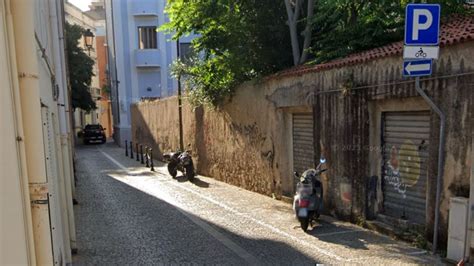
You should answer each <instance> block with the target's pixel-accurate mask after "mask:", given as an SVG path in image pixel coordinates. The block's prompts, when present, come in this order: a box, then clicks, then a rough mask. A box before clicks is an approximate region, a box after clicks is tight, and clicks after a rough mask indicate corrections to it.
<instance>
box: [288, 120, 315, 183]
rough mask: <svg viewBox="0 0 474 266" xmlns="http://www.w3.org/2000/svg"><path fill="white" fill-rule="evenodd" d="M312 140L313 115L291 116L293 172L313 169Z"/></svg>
mask: <svg viewBox="0 0 474 266" xmlns="http://www.w3.org/2000/svg"><path fill="white" fill-rule="evenodd" d="M313 138H314V137H313V114H312V113H305V114H293V171H297V172H298V173H300V174H301V173H303V172H304V171H305V170H306V169H308V168H314V145H313V143H314V142H313ZM294 184H295V185H296V180H295V183H294Z"/></svg>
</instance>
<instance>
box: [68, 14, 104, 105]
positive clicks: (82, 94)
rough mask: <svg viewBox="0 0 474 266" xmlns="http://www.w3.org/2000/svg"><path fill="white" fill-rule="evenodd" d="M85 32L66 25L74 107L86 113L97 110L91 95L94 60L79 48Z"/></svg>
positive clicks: (78, 27)
mask: <svg viewBox="0 0 474 266" xmlns="http://www.w3.org/2000/svg"><path fill="white" fill-rule="evenodd" d="M84 32H85V30H84V29H83V28H82V27H81V26H78V25H71V24H69V23H66V47H67V59H68V62H67V63H68V69H69V80H70V83H71V98H72V107H73V108H74V109H75V108H80V109H82V110H84V111H87V112H89V111H91V110H94V109H97V106H96V104H95V102H94V100H93V99H92V96H91V94H90V91H89V89H90V85H91V81H92V76H93V75H94V73H93V66H94V60H92V59H91V58H90V57H89V56H88V55H87V54H86V53H85V52H84V50H83V49H82V48H81V47H79V40H80V39H81V38H82V36H83V33H84Z"/></svg>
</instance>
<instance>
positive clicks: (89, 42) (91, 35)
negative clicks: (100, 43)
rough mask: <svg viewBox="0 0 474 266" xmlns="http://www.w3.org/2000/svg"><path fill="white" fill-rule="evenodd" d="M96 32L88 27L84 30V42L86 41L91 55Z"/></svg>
mask: <svg viewBox="0 0 474 266" xmlns="http://www.w3.org/2000/svg"><path fill="white" fill-rule="evenodd" d="M94 37H95V36H94V33H92V31H91V30H90V29H87V30H86V31H85V32H84V42H85V43H86V47H87V51H88V52H89V56H90V55H91V49H92V43H93V42H94Z"/></svg>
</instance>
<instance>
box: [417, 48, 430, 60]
mask: <svg viewBox="0 0 474 266" xmlns="http://www.w3.org/2000/svg"><path fill="white" fill-rule="evenodd" d="M426 56H427V54H426V53H425V52H423V48H420V51H418V52H417V53H416V54H415V57H416V58H418V57H421V58H425V57H426Z"/></svg>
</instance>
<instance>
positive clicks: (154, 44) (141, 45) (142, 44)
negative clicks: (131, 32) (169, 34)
mask: <svg viewBox="0 0 474 266" xmlns="http://www.w3.org/2000/svg"><path fill="white" fill-rule="evenodd" d="M157 39H158V38H157V34H156V27H154V26H153V27H138V49H158V40H157Z"/></svg>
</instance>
